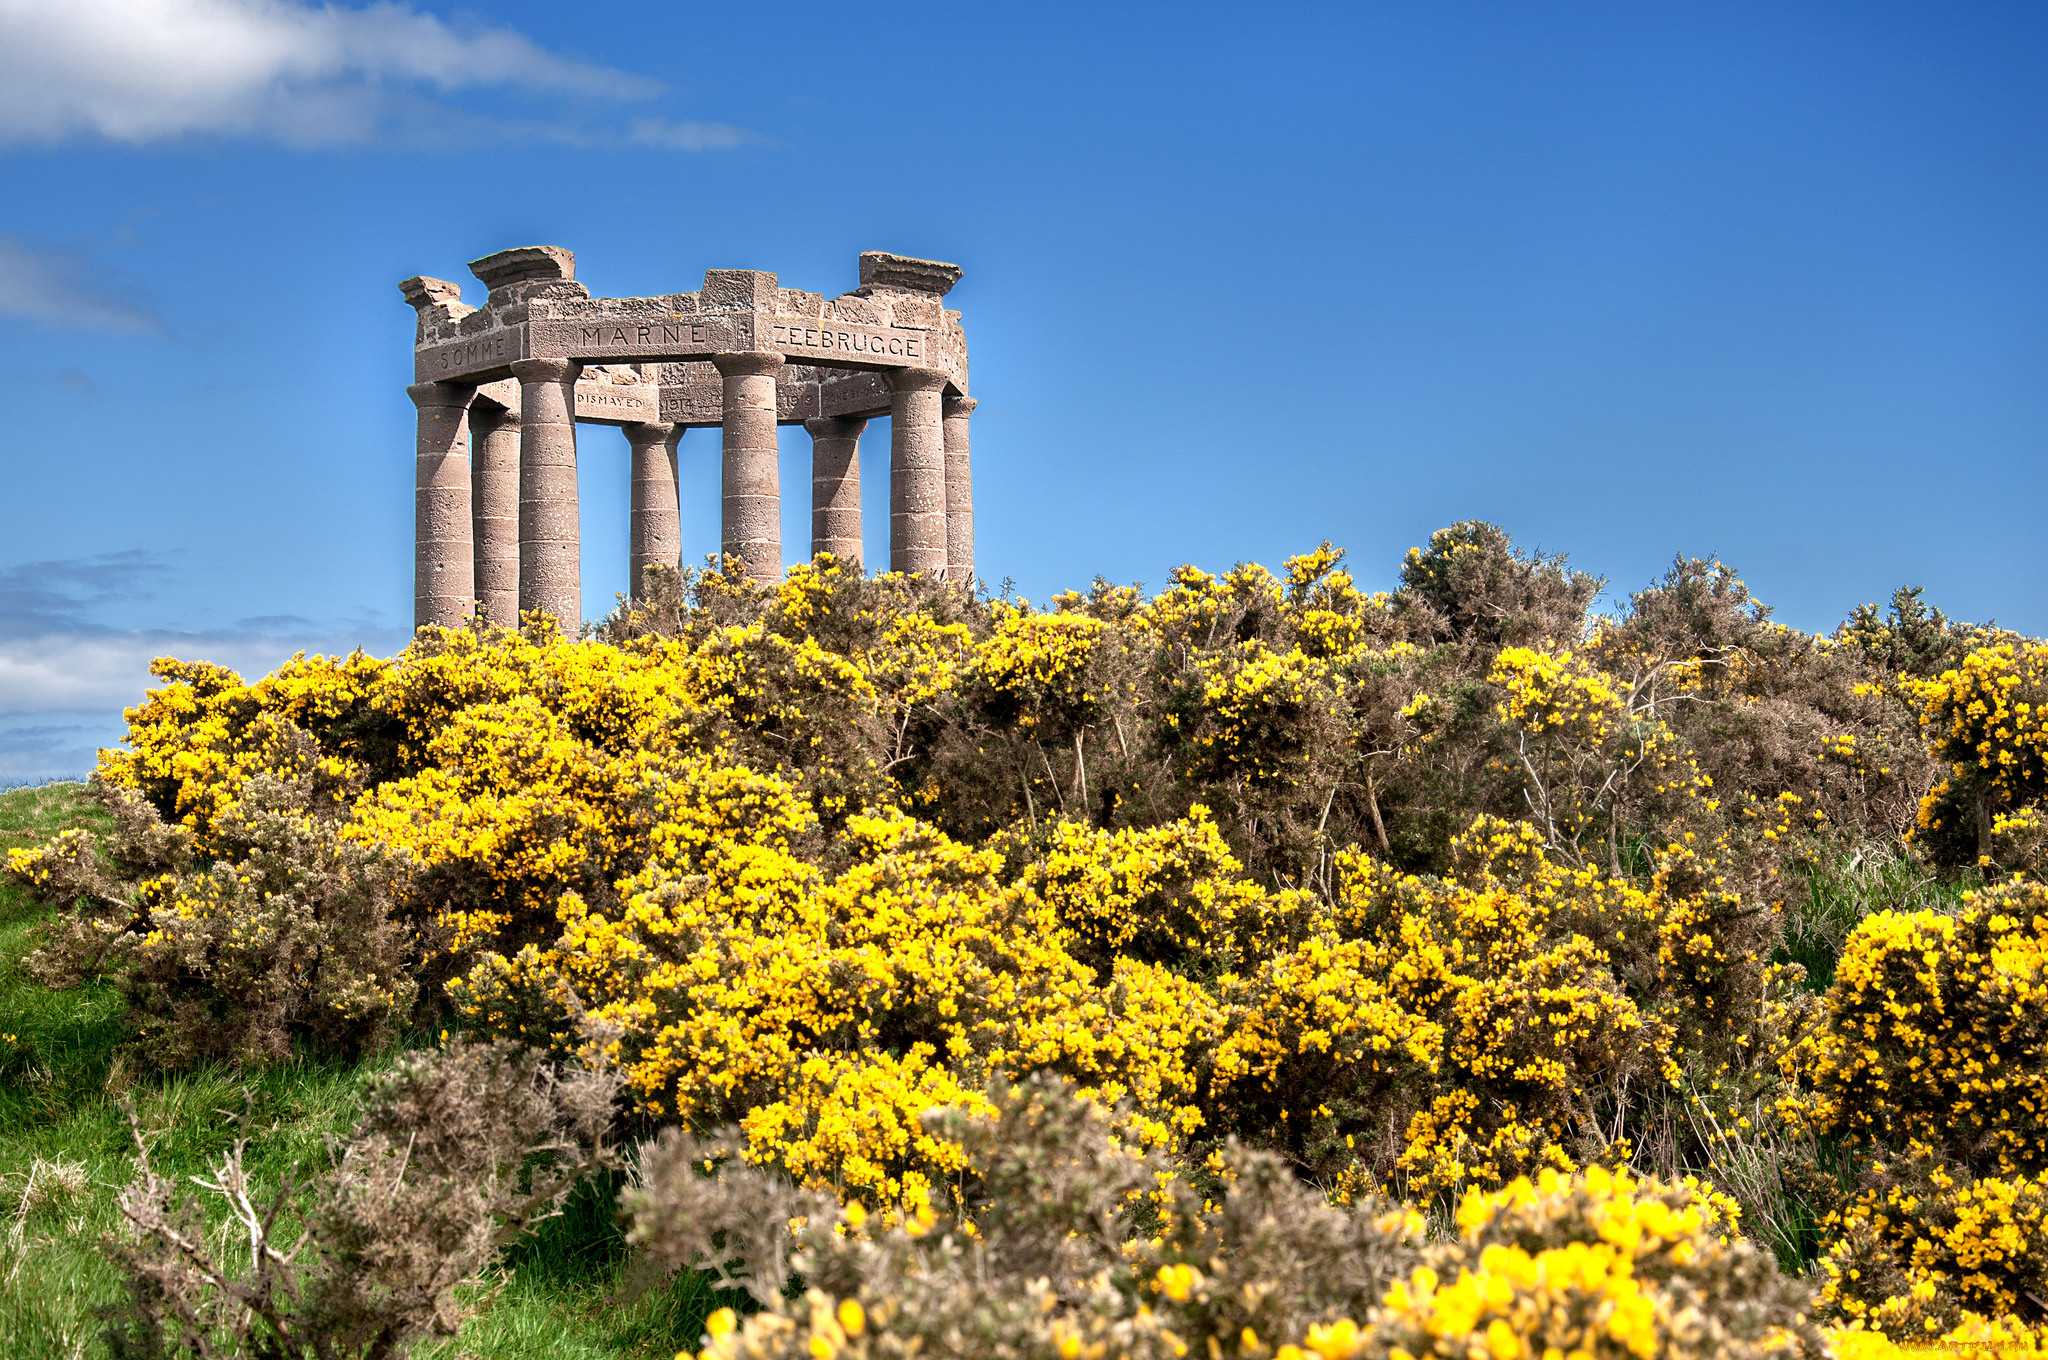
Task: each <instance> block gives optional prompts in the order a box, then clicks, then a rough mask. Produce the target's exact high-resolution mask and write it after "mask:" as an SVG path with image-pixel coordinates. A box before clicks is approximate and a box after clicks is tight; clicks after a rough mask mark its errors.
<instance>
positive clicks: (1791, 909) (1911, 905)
mask: <svg viewBox="0 0 2048 1360" xmlns="http://www.w3.org/2000/svg"><path fill="white" fill-rule="evenodd" d="M1794 873H1795V875H1796V877H1795V878H1794V879H1793V882H1792V884H1788V886H1795V887H1796V891H1794V892H1793V894H1792V895H1791V896H1789V897H1788V898H1787V899H1786V902H1785V941H1784V943H1783V944H1782V945H1781V946H1780V947H1779V950H1778V955H1777V960H1778V961H1779V962H1781V963H1785V962H1789V963H1797V964H1799V965H1801V966H1803V967H1804V968H1805V969H1806V985H1807V987H1808V988H1810V989H1811V990H1813V991H1815V992H1824V991H1826V990H1827V989H1828V985H1829V984H1830V983H1832V982H1833V981H1834V980H1835V965H1836V963H1837V962H1839V961H1840V959H1841V956H1842V946H1843V945H1844V944H1846V943H1847V942H1848V939H1849V936H1850V934H1851V933H1853V932H1854V931H1855V929H1856V927H1857V926H1858V925H1860V924H1861V923H1862V921H1863V919H1864V918H1865V917H1867V916H1871V915H1873V914H1875V913H1877V912H1880V911H1940V912H1950V913H1953V912H1955V911H1957V910H1959V909H1960V908H1961V906H1962V900H1963V894H1964V893H1966V892H1968V891H1970V890H1971V889H1973V888H1977V887H1980V886H1981V885H1982V882H1983V879H1982V876H1981V875H1979V874H1978V873H1977V872H1976V870H1974V869H1971V870H1966V871H1964V872H1963V873H1962V874H1960V875H1950V876H1947V877H1944V876H1943V875H1942V874H1941V873H1939V872H1938V871H1937V870H1935V869H1934V868H1932V867H1930V866H1929V865H1926V864H1924V863H1922V862H1920V861H1919V860H1917V859H1915V858H1913V857H1912V856H1911V855H1910V854H1908V853H1907V852H1906V851H1905V850H1903V849H1901V848H1900V847H1898V846H1897V845H1892V844H1886V843H1883V842H1878V841H1871V842H1867V843H1865V844H1864V845H1862V846H1860V847H1857V848H1856V849H1854V850H1850V851H1845V852H1842V853H1839V854H1835V855H1831V856H1829V857H1828V858H1826V859H1823V860H1819V861H1816V862H1814V863H1810V864H1807V865H1804V866H1802V867H1801V868H1799V869H1796V870H1794Z"/></svg>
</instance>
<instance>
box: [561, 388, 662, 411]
mask: <svg viewBox="0 0 2048 1360" xmlns="http://www.w3.org/2000/svg"><path fill="white" fill-rule="evenodd" d="M652 393H653V389H652V388H644V387H638V388H632V387H629V388H627V389H626V391H625V392H623V393H613V392H606V391H604V390H603V389H601V388H591V387H582V386H578V387H577V389H576V400H577V401H578V402H580V403H582V404H583V405H585V406H630V407H633V408H635V409H636V410H637V409H639V408H640V407H644V406H646V405H647V404H648V403H649V402H651V401H653V400H654V397H653V395H652Z"/></svg>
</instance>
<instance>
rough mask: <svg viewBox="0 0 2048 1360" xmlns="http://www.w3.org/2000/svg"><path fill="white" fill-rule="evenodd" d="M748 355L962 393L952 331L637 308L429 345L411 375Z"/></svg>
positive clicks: (962, 358) (450, 377) (486, 376)
mask: <svg viewBox="0 0 2048 1360" xmlns="http://www.w3.org/2000/svg"><path fill="white" fill-rule="evenodd" d="M754 351H774V352H776V353H779V354H781V355H783V356H784V357H785V358H787V359H788V360H789V361H790V362H791V363H795V364H801V365H804V366H806V367H816V368H825V369H831V370H834V371H842V370H844V371H854V372H860V371H869V372H873V371H884V370H891V369H903V368H928V369H936V370H939V371H941V372H944V373H945V374H946V375H947V376H948V378H949V379H950V381H951V383H952V386H953V387H954V389H955V390H956V391H958V392H960V393H963V394H964V393H965V392H966V390H967V365H966V357H967V356H966V347H965V345H964V344H963V343H962V340H961V337H960V336H959V334H958V332H957V331H956V330H950V329H949V330H920V329H915V328H910V327H903V326H890V325H879V324H873V323H868V322H856V321H830V320H823V319H820V318H818V317H801V316H793V315H790V314H788V313H775V312H730V313H724V314H717V313H703V312H699V313H694V314H685V313H681V312H668V313H665V314H650V313H648V312H646V311H644V310H639V309H637V308H636V309H633V310H630V311H629V310H625V309H621V310H619V311H618V312H615V313H614V314H613V315H611V316H609V317H607V316H603V315H598V316H588V317H582V318H577V319H573V320H562V319H559V318H553V319H546V318H544V319H536V320H529V321H520V322H516V323H512V324H504V325H498V326H494V327H492V328H490V329H488V330H483V331H479V332H477V333H475V334H472V335H464V336H458V337H456V338H454V339H450V340H442V341H429V342H428V343H425V344H422V345H419V346H418V347H417V348H416V349H415V351H414V375H415V377H416V379H417V380H418V381H420V382H454V381H463V382H470V383H489V382H494V381H497V380H499V379H501V378H504V377H506V376H508V375H509V374H510V373H511V365H512V364H514V363H516V362H518V361H519V360H521V359H543V358H545V359H575V360H577V361H579V362H581V363H584V364H586V365H596V364H649V363H687V362H692V361H696V362H702V361H705V360H708V359H710V358H712V357H713V356H715V355H719V354H733V353H748V352H754ZM884 405H886V403H884ZM826 414H833V413H832V412H829V411H828V412H826ZM849 414H851V413H849Z"/></svg>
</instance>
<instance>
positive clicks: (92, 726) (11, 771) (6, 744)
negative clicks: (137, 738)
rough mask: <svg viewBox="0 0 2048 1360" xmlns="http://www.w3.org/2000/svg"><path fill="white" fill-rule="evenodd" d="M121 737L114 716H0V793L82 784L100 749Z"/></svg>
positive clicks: (96, 714)
mask: <svg viewBox="0 0 2048 1360" xmlns="http://www.w3.org/2000/svg"><path fill="white" fill-rule="evenodd" d="M121 732H122V726H121V719H120V715H119V714H111V715H109V714H99V713H59V714H38V715H37V716H36V717H35V718H32V719H17V718H10V717H8V716H6V715H4V714H0V789H6V788H13V787H14V786H16V785H18V784H42V783H46V782H48V781H49V780H52V779H82V778H84V777H85V776H86V775H88V774H90V773H91V772H92V768H93V766H94V765H95V764H96V763H97V762H98V759H99V751H100V748H101V747H102V746H111V745H113V744H114V743H115V742H117V741H119V740H120V739H121Z"/></svg>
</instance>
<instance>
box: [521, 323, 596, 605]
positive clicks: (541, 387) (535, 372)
mask: <svg viewBox="0 0 2048 1360" xmlns="http://www.w3.org/2000/svg"><path fill="white" fill-rule="evenodd" d="M581 368H582V365H580V364H578V363H576V362H575V361H574V360H570V359H522V360H520V361H519V362H518V363H516V364H514V365H512V375H513V376H514V377H516V378H518V379H519V612H520V613H522V614H524V613H527V612H529V611H532V610H540V611H541V612H543V613H546V614H550V615H553V616H554V619H555V622H556V623H557V624H559V625H561V628H562V631H563V632H565V633H569V634H571V635H573V634H574V633H575V632H576V630H577V629H578V628H580V627H581V626H582V624H583V561H582V543H581V541H580V539H579V537H578V534H579V522H578V520H577V504H576V421H575V418H574V414H573V413H574V411H575V402H576V375H577V373H578V372H579V371H581Z"/></svg>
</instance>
